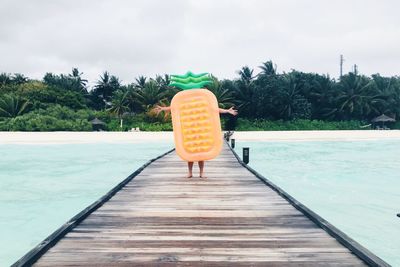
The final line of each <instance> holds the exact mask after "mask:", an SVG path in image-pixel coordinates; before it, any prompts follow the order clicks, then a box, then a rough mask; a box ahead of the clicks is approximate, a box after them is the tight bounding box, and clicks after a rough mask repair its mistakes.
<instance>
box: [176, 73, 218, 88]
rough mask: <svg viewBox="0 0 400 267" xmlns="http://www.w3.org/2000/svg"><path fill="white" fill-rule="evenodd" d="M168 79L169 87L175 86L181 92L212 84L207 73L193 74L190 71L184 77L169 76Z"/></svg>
mask: <svg viewBox="0 0 400 267" xmlns="http://www.w3.org/2000/svg"><path fill="white" fill-rule="evenodd" d="M170 79H171V82H170V83H169V85H170V86H176V87H179V88H181V89H183V90H188V89H194V88H202V87H204V86H205V85H207V84H210V83H212V79H211V77H210V75H209V74H208V73H200V74H194V73H192V72H191V71H188V72H187V73H186V74H184V75H171V76H170Z"/></svg>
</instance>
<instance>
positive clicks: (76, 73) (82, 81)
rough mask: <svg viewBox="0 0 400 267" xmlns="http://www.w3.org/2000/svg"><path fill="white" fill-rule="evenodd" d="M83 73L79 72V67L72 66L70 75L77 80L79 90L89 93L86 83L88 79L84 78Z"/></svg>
mask: <svg viewBox="0 0 400 267" xmlns="http://www.w3.org/2000/svg"><path fill="white" fill-rule="evenodd" d="M82 75H83V72H79V70H78V68H72V73H71V74H69V77H70V78H72V79H73V80H74V81H75V84H76V87H77V89H78V91H82V92H84V93H85V94H87V88H86V84H87V83H88V80H86V79H82Z"/></svg>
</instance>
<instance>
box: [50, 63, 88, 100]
mask: <svg viewBox="0 0 400 267" xmlns="http://www.w3.org/2000/svg"><path fill="white" fill-rule="evenodd" d="M82 74H83V73H81V72H79V70H78V69H77V68H73V69H72V73H71V74H68V75H64V74H60V75H55V74H53V73H46V75H45V76H44V77H43V82H44V83H45V84H46V85H49V86H50V87H57V88H60V89H64V90H72V91H75V92H82V93H84V94H86V93H87V88H86V84H87V82H88V81H87V80H85V79H83V78H82Z"/></svg>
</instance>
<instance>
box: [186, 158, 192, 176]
mask: <svg viewBox="0 0 400 267" xmlns="http://www.w3.org/2000/svg"><path fill="white" fill-rule="evenodd" d="M188 169H189V173H188V176H187V178H192V177H193V162H190V161H189V162H188Z"/></svg>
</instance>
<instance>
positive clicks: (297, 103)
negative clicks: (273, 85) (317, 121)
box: [273, 73, 311, 120]
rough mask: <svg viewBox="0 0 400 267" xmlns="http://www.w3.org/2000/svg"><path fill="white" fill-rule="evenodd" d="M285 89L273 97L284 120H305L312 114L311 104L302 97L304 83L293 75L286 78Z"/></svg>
mask: <svg viewBox="0 0 400 267" xmlns="http://www.w3.org/2000/svg"><path fill="white" fill-rule="evenodd" d="M284 84H285V85H284V87H283V88H282V90H279V91H278V94H277V95H276V96H274V97H273V102H274V104H275V105H276V106H277V107H278V109H279V113H280V115H281V116H282V117H283V118H284V119H289V120H290V119H293V118H304V117H307V116H309V114H310V108H311V107H310V104H309V103H308V101H307V100H306V99H305V98H304V96H302V95H301V93H300V92H301V90H302V82H301V81H298V79H296V77H295V75H294V74H292V73H289V74H287V75H286V76H284Z"/></svg>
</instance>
